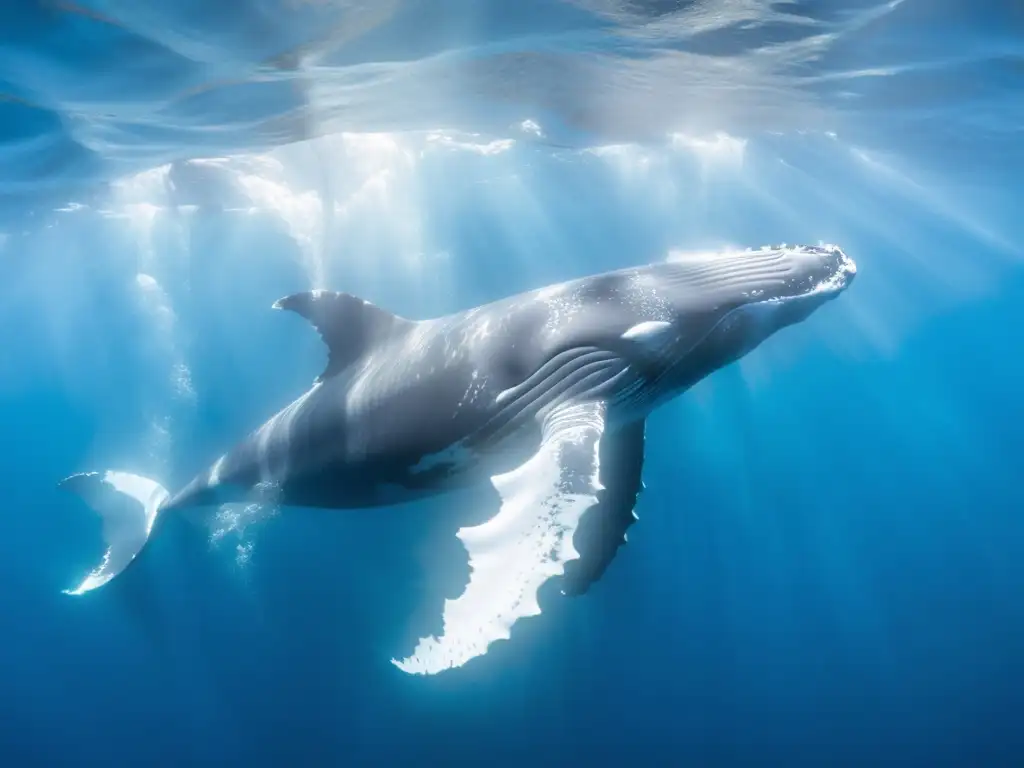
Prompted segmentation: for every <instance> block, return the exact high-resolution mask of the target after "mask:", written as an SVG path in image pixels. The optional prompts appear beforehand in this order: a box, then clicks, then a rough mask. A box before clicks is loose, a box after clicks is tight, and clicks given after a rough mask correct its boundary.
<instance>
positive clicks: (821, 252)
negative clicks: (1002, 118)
mask: <svg viewBox="0 0 1024 768" xmlns="http://www.w3.org/2000/svg"><path fill="white" fill-rule="evenodd" d="M765 250H771V251H774V252H775V253H776V254H778V255H779V257H780V260H781V261H782V262H783V263H784V264H785V265H786V272H785V276H784V277H782V278H781V279H779V276H778V275H776V276H774V279H772V280H770V281H769V285H765V286H763V287H761V286H759V288H758V289H755V290H752V291H748V292H746V293H745V294H744V295H745V296H746V297H747V298H748V299H750V300H749V301H748V304H747V305H748V306H752V305H762V304H781V303H789V302H792V301H794V300H797V299H811V298H814V297H817V298H818V299H822V300H828V299H832V298H835V297H836V296H838V295H839V294H840V293H842V292H843V291H845V290H846V289H847V288H849V287H850V285H851V283H853V280H854V278H855V277H856V276H857V264H856V262H854V260H853V259H851V258H850V257H849V256H848V255H847V254H846V252H845V251H843V249H842V248H840V247H839V246H837V245H798V246H785V245H781V246H776V247H774V248H771V249H765Z"/></svg>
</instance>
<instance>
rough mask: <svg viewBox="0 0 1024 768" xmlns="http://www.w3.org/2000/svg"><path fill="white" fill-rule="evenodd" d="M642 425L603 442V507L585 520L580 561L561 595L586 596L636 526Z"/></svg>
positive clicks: (570, 569)
mask: <svg viewBox="0 0 1024 768" xmlns="http://www.w3.org/2000/svg"><path fill="white" fill-rule="evenodd" d="M644 428H645V423H644V422H643V421H637V422H634V423H633V424H630V425H628V426H626V427H624V428H623V429H620V430H618V431H616V432H614V433H606V434H605V435H604V437H603V438H602V439H601V454H600V459H601V474H600V482H601V490H600V491H598V493H597V498H598V502H597V504H594V505H593V506H591V507H590V508H589V509H588V510H587V511H586V512H584V513H583V517H582V518H581V519H580V522H579V526H578V527H577V528H576V533H575V534H574V535H573V539H572V542H573V546H574V547H575V548H576V551H577V552H579V558H578V559H576V560H571V561H570V562H568V563H566V565H565V578H564V579H563V582H562V592H563V593H564V594H567V595H582V594H583V593H584V592H586V591H587V590H588V589H589V588H590V585H591V584H593V583H594V582H595V581H597V580H598V579H600V578H601V576H602V575H603V574H604V572H605V569H606V568H607V567H608V565H609V564H610V563H611V561H612V559H613V558H614V557H615V554H616V552H618V551H619V547H620V546H622V545H623V544H625V543H626V530H627V529H628V528H629V527H630V526H631V525H632V524H633V523H635V522H636V521H637V516H636V512H635V511H634V508H635V507H636V502H637V496H639V494H640V491H642V490H643V481H642V480H641V474H642V472H643V466H644Z"/></svg>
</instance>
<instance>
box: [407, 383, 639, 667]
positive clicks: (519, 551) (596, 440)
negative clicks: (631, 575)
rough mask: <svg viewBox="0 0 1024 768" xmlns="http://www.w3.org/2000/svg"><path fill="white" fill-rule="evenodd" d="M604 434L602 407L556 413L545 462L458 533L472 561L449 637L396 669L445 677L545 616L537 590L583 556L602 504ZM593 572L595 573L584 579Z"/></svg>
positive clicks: (431, 642) (508, 482) (423, 645)
mask: <svg viewBox="0 0 1024 768" xmlns="http://www.w3.org/2000/svg"><path fill="white" fill-rule="evenodd" d="M604 430H605V405H604V403H602V402H587V403H579V404H573V403H569V404H566V405H564V406H561V407H559V408H556V409H554V410H553V411H552V412H551V413H550V414H549V415H548V416H547V418H546V419H545V420H544V425H543V438H542V441H541V446H540V449H539V450H538V451H537V453H536V454H535V455H534V456H533V457H532V458H531V459H529V460H528V461H527V462H526V463H525V464H523V465H522V466H520V467H518V468H517V469H514V470H513V471H511V472H509V473H507V474H504V475H497V476H495V477H493V478H492V482H493V484H494V487H495V488H496V489H497V491H498V494H499V495H500V497H501V508H500V510H499V511H498V514H497V515H495V516H494V517H493V518H491V519H490V520H488V521H487V522H486V523H484V524H483V525H478V526H475V527H472V528H462V529H461V530H459V532H458V536H459V538H460V539H461V540H462V542H463V544H464V545H465V547H466V550H467V551H468V552H469V565H470V578H469V584H467V585H466V589H465V591H464V592H463V593H462V594H461V595H460V596H459V597H458V598H456V599H455V600H446V601H445V606H444V632H443V634H442V635H441V637H427V638H424V639H422V640H420V641H419V643H418V645H417V646H416V649H415V650H414V651H413V654H412V655H411V656H409V657H408V658H406V659H403V660H402V661H397V660H396V661H394V663H395V664H396V665H397V666H398V667H399V668H400V669H402V670H404V671H405V672H409V673H416V674H436V673H438V672H441V671H444V670H445V669H449V668H452V667H460V666H462V665H463V664H465V663H466V662H467V661H469V660H470V659H472V658H474V657H476V656H482V655H483V654H485V653H486V652H487V648H488V646H489V645H490V644H491V643H492V642H494V641H495V640H501V639H508V637H509V633H510V629H511V627H512V625H513V624H514V623H515V622H516V621H517V620H518V619H520V618H523V617H525V616H535V615H537V614H539V613H540V611H541V609H540V605H539V603H538V602H537V593H538V590H539V589H540V587H541V586H542V585H543V584H544V583H545V582H547V581H548V580H550V579H551V578H553V577H556V576H560V575H562V574H563V572H564V571H565V567H566V564H567V563H568V562H570V561H572V560H575V559H576V558H578V557H579V556H580V555H579V553H578V552H577V551H576V548H575V546H574V543H573V538H574V536H575V534H576V532H577V530H578V528H579V526H580V521H581V519H582V517H583V516H584V515H585V514H588V510H593V508H594V507H595V505H599V504H600V499H601V494H602V493H603V488H602V486H601V481H600V474H601V468H600V463H601V458H600V457H601V455H602V448H601V442H602V435H603V434H604ZM640 436H641V440H642V432H641V435H640ZM627 474H628V473H627ZM600 517H602V515H599V518H600ZM597 522H600V520H598V521H597ZM591 538H592V536H588V537H587V540H588V543H589V542H590V539H591ZM598 538H600V537H598ZM603 551H604V550H603V549H601V548H597V549H595V553H596V557H597V560H599V561H601V560H604V559H610V555H609V556H608V557H607V558H605V557H604V556H603V555H602V554H601V553H602V552H603ZM602 568H603V565H602ZM592 572H594V568H593V567H592V566H588V567H587V568H585V569H584V570H583V571H582V572H581V576H579V577H577V580H583V581H586V579H585V578H583V576H585V575H586V574H590V573H592Z"/></svg>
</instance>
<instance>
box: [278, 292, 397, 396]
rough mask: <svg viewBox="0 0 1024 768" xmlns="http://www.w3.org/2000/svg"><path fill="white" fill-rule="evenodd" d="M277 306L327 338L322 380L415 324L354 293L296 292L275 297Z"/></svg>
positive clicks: (318, 378)
mask: <svg viewBox="0 0 1024 768" xmlns="http://www.w3.org/2000/svg"><path fill="white" fill-rule="evenodd" d="M274 309H287V310H289V311H291V312H295V313H296V314H298V315H301V316H302V317H304V318H306V319H307V320H308V321H309V322H310V323H312V325H313V327H314V328H316V330H317V331H318V332H319V334H320V337H321V338H322V339H323V340H324V344H326V345H327V367H326V368H325V369H324V372H323V373H321V374H320V376H319V377H317V379H316V381H318V382H320V381H323V380H324V379H328V378H330V377H331V376H334V375H336V374H338V373H340V372H341V371H343V370H344V369H345V368H346V367H348V366H349V365H350V364H351V363H352V361H354V360H356V359H358V358H359V357H361V356H362V355H364V354H365V353H366V352H367V351H368V350H370V349H372V348H373V347H374V346H375V345H377V344H379V343H380V342H381V341H383V340H384V339H387V338H390V337H391V336H392V335H393V334H395V333H397V332H400V331H402V330H404V329H407V328H409V327H411V326H413V325H415V323H414V322H413V321H412V320H406V319H405V318H404V317H399V316H398V315H395V314H392V313H391V312H388V311H387V310H386V309H381V308H380V307H378V306H376V305H375V304H371V303H370V302H368V301H364V300H363V299H360V298H359V297H357V296H353V295H352V294H350V293H337V292H335V291H306V292H305V293H293V294H292V295H291V296H285V297H284V298H283V299H278V300H277V301H275V302H274Z"/></svg>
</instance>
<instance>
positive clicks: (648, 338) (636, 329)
mask: <svg viewBox="0 0 1024 768" xmlns="http://www.w3.org/2000/svg"><path fill="white" fill-rule="evenodd" d="M671 328H672V323H669V322H666V321H664V320H647V321H645V322H643V323H637V324H636V325H634V326H633V327H632V328H630V329H629V330H627V331H626V332H625V333H624V334H622V338H624V339H631V340H633V341H639V342H640V343H641V344H648V343H651V342H654V341H655V340H656V339H660V338H662V337H663V336H664V335H665V334H666V333H668V331H669V330H671Z"/></svg>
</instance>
